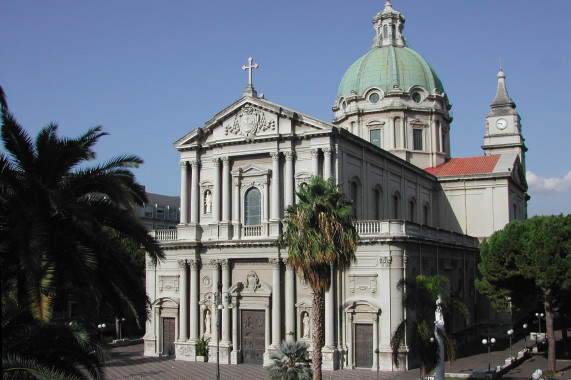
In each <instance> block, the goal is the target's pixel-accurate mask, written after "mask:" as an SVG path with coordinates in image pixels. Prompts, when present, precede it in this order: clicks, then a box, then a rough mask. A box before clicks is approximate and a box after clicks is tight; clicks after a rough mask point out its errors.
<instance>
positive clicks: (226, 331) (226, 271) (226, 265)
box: [220, 260, 230, 344]
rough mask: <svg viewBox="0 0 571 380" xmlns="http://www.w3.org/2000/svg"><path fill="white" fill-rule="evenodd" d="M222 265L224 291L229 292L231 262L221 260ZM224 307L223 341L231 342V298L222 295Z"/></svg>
mask: <svg viewBox="0 0 571 380" xmlns="http://www.w3.org/2000/svg"><path fill="white" fill-rule="evenodd" d="M220 264H221V266H222V292H227V291H228V289H230V262H229V261H228V260H221V261H220ZM222 300H223V305H224V309H222V342H223V343H226V344H229V343H230V309H229V308H228V303H229V300H228V299H227V298H226V297H222Z"/></svg>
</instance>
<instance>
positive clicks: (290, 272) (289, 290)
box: [285, 266, 296, 342]
mask: <svg viewBox="0 0 571 380" xmlns="http://www.w3.org/2000/svg"><path fill="white" fill-rule="evenodd" d="M285 330H286V331H285V332H286V340H287V341H289V342H293V341H294V340H295V336H296V329H295V271H294V269H293V268H290V267H287V266H286V272H285Z"/></svg>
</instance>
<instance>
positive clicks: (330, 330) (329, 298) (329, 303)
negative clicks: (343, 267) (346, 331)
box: [324, 264, 335, 349]
mask: <svg viewBox="0 0 571 380" xmlns="http://www.w3.org/2000/svg"><path fill="white" fill-rule="evenodd" d="M324 320H325V347H326V348H329V349H334V348H335V268H334V267H333V264H332V265H331V287H330V288H329V291H327V292H326V293H325V318H324Z"/></svg>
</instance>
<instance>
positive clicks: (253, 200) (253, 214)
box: [244, 187, 262, 226]
mask: <svg viewBox="0 0 571 380" xmlns="http://www.w3.org/2000/svg"><path fill="white" fill-rule="evenodd" d="M244 224H245V225H246V226H257V225H260V224H262V194H261V193H260V190H258V189H257V188H255V187H252V188H251V189H250V190H248V191H247V192H246V196H245V199H244Z"/></svg>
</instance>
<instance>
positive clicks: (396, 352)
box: [391, 275, 470, 378]
mask: <svg viewBox="0 0 571 380" xmlns="http://www.w3.org/2000/svg"><path fill="white" fill-rule="evenodd" d="M397 289H398V290H399V291H401V292H402V294H403V305H404V307H405V308H406V310H407V317H406V319H404V320H403V321H402V322H401V323H400V324H399V325H398V326H397V328H396V329H395V331H394V333H393V336H392V338H391V349H392V351H393V353H392V356H393V362H394V364H395V365H396V366H397V367H398V366H399V362H400V350H401V348H402V345H403V344H404V343H405V341H406V343H407V344H408V348H409V350H410V352H411V353H412V354H413V355H415V356H416V357H418V359H419V360H420V372H421V378H424V376H425V375H426V374H427V373H429V372H430V371H432V370H433V369H434V368H436V365H437V364H438V357H439V352H440V351H439V350H440V349H439V347H438V344H437V343H436V339H434V338H435V336H434V322H435V311H436V307H437V305H436V301H437V299H438V297H439V296H440V299H441V307H442V312H443V314H444V315H452V314H460V315H462V316H463V317H464V318H465V319H466V321H468V320H469V318H470V314H469V312H468V308H467V307H466V305H464V304H463V303H462V302H461V301H459V300H458V299H456V298H455V297H452V296H450V295H449V282H448V279H446V277H444V276H441V275H435V276H430V277H427V276H423V275H419V276H417V277H416V278H414V279H408V280H404V279H403V280H400V281H399V283H398V285H397ZM445 326H446V324H445ZM438 334H439V335H440V336H441V337H442V339H443V341H444V344H445V349H446V356H447V358H448V359H449V360H454V357H455V355H456V349H455V347H454V344H453V342H452V339H451V338H450V337H449V336H448V334H447V333H446V331H444V330H442V329H438Z"/></svg>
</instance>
